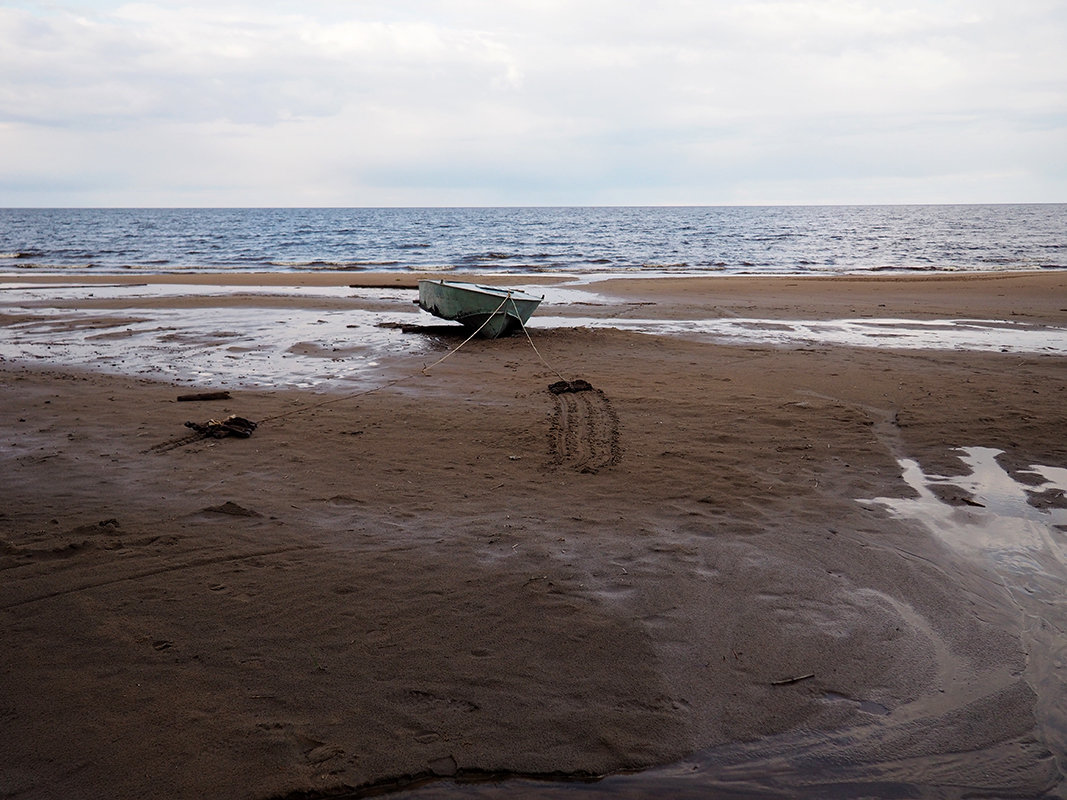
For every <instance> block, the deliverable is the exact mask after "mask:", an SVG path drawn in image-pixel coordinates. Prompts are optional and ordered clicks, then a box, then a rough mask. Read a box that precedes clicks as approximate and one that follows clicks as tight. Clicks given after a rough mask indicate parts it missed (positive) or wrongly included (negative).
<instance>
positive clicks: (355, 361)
mask: <svg viewBox="0 0 1067 800" xmlns="http://www.w3.org/2000/svg"><path fill="white" fill-rule="evenodd" d="M146 317H147V318H146ZM410 318H411V315H410V314H395V315H389V314H381V313H374V312H369V311H360V310H344V311H337V310H323V309H296V308H284V309H263V308H235V307H223V308H206V309H205V308H186V309H153V310H152V311H151V312H150V315H145V314H139V313H138V311H137V310H136V309H132V310H129V311H128V312H121V313H120V312H107V313H105V314H100V313H93V312H87V311H72V310H66V309H47V310H46V309H35V313H34V314H32V316H31V318H30V319H28V320H23V321H20V322H17V323H13V324H9V325H7V326H5V327H4V328H3V329H0V330H2V332H3V339H2V340H0V354H3V355H4V356H5V357H9V358H12V357H13V358H18V359H19V360H22V361H35V360H41V361H48V362H49V363H50V364H68V365H71V366H80V367H89V368H93V369H101V370H106V371H110V372H118V373H120V374H133V375H142V376H147V377H153V378H160V379H164V380H171V381H175V382H178V383H181V382H187V383H194V384H198V385H207V384H211V383H218V384H222V385H227V386H244V387H264V386H270V387H277V388H312V387H330V386H334V387H339V388H351V387H352V386H353V385H359V386H362V385H365V384H371V383H374V382H376V381H379V380H380V379H381V371H380V369H379V364H380V359H381V357H382V356H383V354H386V353H389V354H405V355H417V354H420V353H428V352H430V350H429V345H428V343H427V342H426V340H425V339H424V338H423V337H418V336H408V335H405V334H403V333H402V332H401V331H400V330H397V329H390V328H382V327H379V323H381V322H397V323H400V322H404V321H409V320H410Z"/></svg>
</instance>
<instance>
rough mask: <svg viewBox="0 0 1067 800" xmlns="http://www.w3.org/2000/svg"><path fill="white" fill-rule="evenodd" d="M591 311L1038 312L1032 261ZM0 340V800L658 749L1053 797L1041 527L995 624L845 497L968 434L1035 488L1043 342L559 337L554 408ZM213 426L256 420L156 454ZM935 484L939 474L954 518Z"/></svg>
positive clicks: (1044, 461) (1057, 608) (1056, 666)
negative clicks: (259, 379) (170, 367)
mask: <svg viewBox="0 0 1067 800" xmlns="http://www.w3.org/2000/svg"><path fill="white" fill-rule="evenodd" d="M283 277H284V276H283ZM275 279H276V278H271V280H275ZM286 279H287V280H292V278H286ZM360 279H361V281H362V282H368V280H369V282H372V283H373V282H375V281H378V282H379V283H381V284H385V285H389V284H392V283H396V282H397V281H398V280H402V281H404V282H407V283H410V281H411V278H410V277H409V276H403V278H402V279H398V278H397V277H396V276H379V277H378V278H374V279H366V277H365V276H360ZM9 280H11V281H12V282H23V279H22V278H21V277H20V278H19V279H18V280H17V281H15V279H9ZM62 280H64V281H66V282H68V283H70V282H81V281H91V280H94V279H93V278H85V277H84V276H79V277H78V278H77V279H76V281H72V279H71V278H70V277H69V276H62ZM95 280H100V279H98V278H97V279H95ZM112 280H113V278H112ZM138 280H145V278H144V277H143V276H138ZM153 280H162V281H168V280H171V279H170V278H158V279H157V278H153ZM196 280H198V281H200V282H208V283H210V282H212V281H220V282H221V280H220V279H219V278H217V277H215V278H212V277H211V276H200V277H199V278H197V279H196ZM248 280H249V281H250V283H249V285H250V286H255V285H256V283H255V280H253V279H248ZM297 280H301V281H303V280H307V281H310V282H314V281H316V280H323V279H322V278H320V277H318V276H310V277H308V276H304V277H300V278H298V279H297ZM326 280H336V281H337V282H338V283H341V282H352V276H350V275H349V276H341V277H337V276H330V277H328V278H327V279H326ZM227 282H229V279H227ZM597 288H598V290H600V291H602V292H604V294H602V295H600V296H598V299H597V301H596V303H597V305H592V306H588V307H583V308H581V309H577V310H574V311H573V313H579V312H580V313H581V314H583V315H594V316H597V315H601V316H609V315H611V314H618V313H623V312H625V311H626V309H627V306H626V303H632V302H641V303H653V304H654V305H650V306H642V310H641V313H642V314H643V315H656V316H663V317H671V316H678V317H689V316H697V315H705V316H715V315H724V314H738V313H743V314H744V315H746V316H753V317H764V318H781V317H788V318H811V319H816V318H829V317H838V316H854V317H863V316H877V317H912V318H920V319H921V318H933V317H939V318H940V317H968V318H988V319H1006V318H1013V319H1019V318H1025V319H1026V320H1028V321H1030V322H1034V323H1041V324H1050V325H1059V326H1061V327H1062V326H1067V274H1065V273H1046V274H1040V275H1016V276H1011V277H1007V278H1002V277H994V278H984V277H981V276H979V277H970V278H951V279H940V280H936V279H935V280H930V279H919V278H914V279H910V278H909V279H896V278H892V279H891V278H885V279H879V280H870V279H856V280H851V279H834V280H790V279H772V280H766V279H764V280H758V279H716V280H699V281H687V282H684V283H682V282H679V281H672V280H664V281H645V280H633V281H622V282H611V283H609V284H606V285H603V286H600V287H597ZM242 298H244V299H242ZM605 298H606V299H605ZM168 302H169V304H170V305H172V306H173V305H180V304H181V303H188V304H190V305H196V304H197V303H198V302H201V301H198V300H197V299H196V298H185V299H181V298H179V299H171V300H169V301H168ZM232 302H233V303H243V302H249V301H248V300H247V298H246V297H245V296H244V295H241V294H238V293H235V294H234V298H233V300H232ZM292 302H305V301H303V300H293V301H292ZM137 313H138V314H143V313H144V309H143V307H142V306H141V305H139V306H138V311H137ZM553 313H555V312H553ZM564 313H567V312H564ZM4 315H5V316H4V327H6V328H8V329H12V328H13V326H17V325H18V324H19V319H21V318H20V317H19V315H18V314H17V313H15V312H14V311H13V310H12V309H5V310H4ZM0 330H3V329H2V328H0ZM2 335H3V334H2V333H0V336H2ZM410 335H412V336H420V335H425V334H418V333H415V334H410ZM61 338H62V336H61V334H57V340H58V339H61ZM459 341H461V338H457V337H447V336H446V337H443V338H440V342H439V343H438V344H437V345H436V346H437V347H438V348H439V349H438V350H437V351H435V352H438V353H439V354H440V355H443V354H444V353H445V352H447V349H448V348H449V347H452V346H454V345H455V344H457V343H458V342H459ZM4 342H5V340H4V339H2V338H0V435H2V439H0V459H2V462H0V463H2V470H3V471H2V475H3V479H2V483H0V630H2V632H3V647H2V648H0V675H2V679H0V733H2V738H0V742H2V743H0V753H2V757H0V796H3V797H12V798H15V797H17V798H53V797H54V798H61V797H62V798H70V797H109V798H114V799H116V800H118V799H120V798H143V797H154V796H159V797H163V796H165V797H168V798H175V799H178V798H249V799H250V800H253V799H258V798H272V797H283V796H286V795H288V794H289V793H294V792H304V791H306V792H310V793H311V794H309V795H303V794H300V795H296V794H293V795H291V796H293V797H296V796H301V797H305V796H318V795H317V794H316V793H319V792H321V793H324V794H325V793H330V792H340V791H347V790H352V789H357V788H360V787H367V786H374V785H378V784H389V783H390V782H400V783H404V782H405V781H408V780H410V779H415V778H426V777H431V776H444V777H448V776H452V775H458V776H460V777H465V776H476V775H479V774H482V773H499V774H500V775H501V776H506V775H515V776H550V777H564V776H573V777H583V776H601V775H606V774H610V773H617V772H619V771H624V770H639V769H643V768H647V767H652V766H654V765H664V764H670V763H672V762H676V761H678V760H680V759H685V758H689V757H694V758H705V759H710V761H708V762H707V763H719V764H720V765H721V768H720V769H719V770H718V771H717V772H716V776H715V777H714V779H712V778H706V784H707V785H708V786H716V787H718V788H719V789H722V788H723V787H724V786H725V787H727V788H729V787H730V786H731V783H730V780H731V777H730V776H731V775H735V777H736V781H737V784H736V785H737V786H747V787H750V788H751V787H755V789H756V790H758V791H759V793H761V794H763V795H765V796H766V795H782V796H790V795H792V794H796V795H797V796H801V795H803V796H810V797H816V796H820V794H821V792H822V790H820V789H810V788H808V789H806V788H805V787H806V786H807V785H808V784H810V783H818V782H819V781H823V780H825V781H827V782H829V783H834V784H837V785H838V786H839V787H840V786H847V785H848V784H849V782H850V781H855V782H856V783H858V784H860V785H864V786H868V787H875V788H868V790H866V794H869V795H872V796H879V795H881V794H883V793H888V791H889V789H888V788H886V787H895V789H899V788H900V787H901V786H903V787H905V788H906V789H907V790H908V791H911V792H913V793H914V796H923V797H957V796H961V797H962V796H998V797H1000V796H1003V797H1044V796H1063V791H1064V789H1063V779H1062V774H1061V769H1062V768H1063V767H1064V765H1065V763H1067V761H1065V756H1067V754H1065V753H1064V743H1065V731H1064V729H1063V728H1062V727H1059V728H1057V725H1061V724H1062V722H1063V719H1062V716H1058V714H1057V712H1055V711H1054V710H1053V711H1051V712H1050V710H1049V709H1050V708H1053V709H1054V708H1055V707H1062V706H1063V705H1064V702H1063V701H1064V697H1063V695H1062V689H1063V683H1062V681H1063V678H1062V674H1061V671H1062V659H1063V658H1064V655H1065V643H1064V640H1063V638H1062V634H1063V630H1064V627H1065V625H1067V623H1065V618H1064V614H1063V612H1064V606H1063V598H1062V586H1063V581H1064V576H1065V575H1067V569H1065V567H1064V564H1063V562H1062V561H1061V560H1057V554H1060V555H1062V549H1059V550H1057V549H1056V548H1057V547H1059V548H1062V545H1063V537H1064V536H1067V532H1064V531H1062V530H1060V529H1059V528H1056V527H1055V526H1051V527H1050V528H1049V530H1050V531H1051V534H1050V535H1051V536H1052V537H1053V541H1052V547H1051V550H1050V552H1049V553H1047V554H1045V556H1044V557H1043V558H1045V560H1043V561H1041V565H1042V566H1041V570H1040V577H1041V579H1042V580H1043V581H1047V582H1051V585H1054V586H1059V587H1060V588H1061V594H1060V596H1059V597H1055V596H1050V597H1047V598H1046V597H1044V596H1043V595H1038V596H1037V599H1036V601H1034V604H1032V605H1027V604H1026V603H1028V602H1030V601H1029V600H1027V599H1025V598H1024V599H1023V600H1020V596H1022V595H1025V594H1026V591H1025V589H1026V586H1024V585H1021V584H1020V585H1012V582H1011V580H1010V579H1006V578H1005V574H1006V573H1005V572H1004V571H1003V570H1001V569H998V568H997V566H996V565H995V564H994V563H993V560H992V559H991V558H990V557H988V554H983V553H976V552H970V551H965V550H961V549H959V548H953V547H951V546H950V545H948V544H946V543H945V542H944V541H943V540H942V539H940V538H939V537H938V536H936V535H934V534H933V533H932V532H931V530H930V529H929V528H928V527H927V526H925V525H923V524H922V523H921V522H917V521H910V520H906V519H899V518H896V517H894V516H893V515H892V514H890V513H889V512H888V511H887V510H886V509H885V508H884V507H881V506H878V505H872V504H864V503H860V502H857V501H858V500H861V499H865V498H876V497H897V498H899V497H908V496H913V495H914V491H913V490H912V489H911V488H910V487H909V486H908V485H907V484H906V483H905V482H904V481H903V480H902V478H901V466H900V464H899V463H898V459H901V458H907V459H913V460H915V461H917V462H918V463H919V464H920V465H921V466H922V467H923V468H924V469H926V471H927V472H932V473H940V474H955V475H959V474H961V473H963V472H964V470H963V468H962V465H961V462H960V459H959V454H958V453H957V452H956V451H954V449H953V448H959V447H989V448H997V449H999V450H1002V451H1004V454H1003V455H1002V456H1000V457H999V458H998V461H999V463H1000V464H1002V465H1003V466H1004V468H1005V469H1006V470H1008V472H1009V473H1010V474H1011V475H1012V476H1013V477H1015V478H1016V480H1019V481H1025V480H1029V479H1028V478H1027V477H1026V476H1025V475H1024V474H1023V473H1022V472H1020V470H1025V469H1026V468H1027V467H1029V466H1030V465H1035V464H1037V465H1046V466H1051V467H1058V468H1064V467H1067V433H1065V431H1067V369H1065V363H1064V360H1063V358H1061V357H1055V356H1041V355H1019V354H1002V353H974V352H954V351H946V350H912V351H904V350H893V349H888V348H886V349H871V348H852V347H831V346H808V347H794V348H782V347H771V346H758V345H745V346H740V345H733V346H727V345H717V344H709V343H707V342H696V341H690V340H687V339H686V338H684V337H677V336H676V337H666V336H647V335H640V334H634V333H626V332H622V331H616V330H596V331H594V330H589V329H583V328H578V329H556V330H542V331H539V332H537V335H536V344H537V347H538V349H539V350H540V352H541V354H542V355H543V356H544V358H545V359H546V360H547V361H548V362H549V363H551V364H552V365H553V366H554V367H555V368H556V369H558V370H560V371H561V372H563V373H564V374H565V375H566V376H567V377H581V378H584V379H586V380H588V381H590V382H591V383H592V384H593V386H594V387H596V389H597V391H595V392H587V393H581V394H568V395H560V396H555V395H552V394H550V393H549V392H548V391H547V388H546V387H547V386H548V384H549V383H551V382H553V381H555V380H557V376H556V375H555V374H553V372H552V371H550V370H549V369H547V368H545V367H544V366H543V364H541V363H540V362H539V361H538V360H537V358H536V356H535V355H534V353H533V351H532V350H531V349H530V347H529V344H528V343H527V341H526V340H525V339H524V338H511V339H507V340H498V341H495V342H481V341H475V342H472V343H471V344H470V345H468V346H466V347H464V348H463V349H462V350H461V351H459V352H458V353H457V354H455V355H454V356H453V357H451V358H449V359H448V360H446V361H445V362H443V363H442V364H440V365H439V366H437V367H434V368H433V369H432V370H430V372H429V374H428V375H419V376H418V377H416V378H410V377H408V376H410V375H412V374H413V372H417V371H418V368H419V367H420V366H421V365H422V364H423V363H425V362H426V361H427V359H426V358H424V357H420V358H418V359H406V358H405V357H403V356H400V355H398V356H395V357H389V356H388V354H387V355H386V356H385V357H383V359H382V364H381V375H382V381H383V383H384V382H385V381H388V380H391V379H397V378H403V379H404V380H402V381H401V382H400V383H397V384H395V385H392V386H388V387H386V388H383V389H381V390H380V391H375V392H372V393H368V394H362V395H360V396H357V397H347V398H342V397H341V395H328V394H321V393H299V392H294V391H287V392H281V391H272V390H268V389H262V388H260V389H241V388H239V387H238V388H234V387H229V386H217V385H211V386H205V387H203V389H204V390H205V391H206V390H210V389H231V390H232V391H231V393H232V399H231V400H224V401H215V402H211V403H179V402H177V401H176V397H177V396H178V395H179V394H186V393H188V392H189V391H190V389H189V387H188V386H185V385H183V386H176V385H173V384H168V383H162V382H156V381H152V380H148V379H146V378H143V377H136V376H123V375H117V374H102V373H99V372H90V371H79V370H78V369H76V368H73V367H67V366H63V367H61V368H57V367H55V366H54V365H50V364H48V363H41V362H40V361H38V360H27V359H25V358H22V357H20V355H19V352H18V348H17V347H13V346H10V345H8V344H5V343H4ZM101 346H106V345H101ZM324 400H328V401H330V402H327V403H325V404H322V403H323V401H324ZM313 404H318V405H316V407H314V408H309V407H308V406H309V405H313ZM290 412H293V413H290ZM231 413H236V414H239V415H241V416H243V417H247V418H250V419H253V420H259V421H262V424H261V425H260V427H259V429H258V430H256V432H255V433H254V434H253V436H252V437H251V438H249V439H222V440H218V441H214V440H210V441H199V442H194V443H191V444H186V445H184V446H176V447H172V448H157V449H155V450H152V449H151V448H153V447H154V446H157V445H161V444H164V443H166V442H169V441H172V440H175V439H176V438H178V437H181V436H182V435H183V434H184V433H186V432H187V430H186V429H185V428H184V427H183V423H184V422H185V421H187V420H205V419H207V418H209V417H215V418H219V417H222V416H225V415H227V414H231ZM282 414H288V416H281V417H279V416H278V415H282ZM272 418H273V419H272ZM1031 482H1033V481H1031ZM964 484H965V482H961V485H960V486H956V487H950V488H947V489H946V488H942V493H943V494H945V498H946V499H947V500H948V501H949V502H950V503H953V504H955V505H956V506H958V507H959V509H960V510H961V513H963V512H967V511H968V510H969V509H971V510H973V509H978V507H977V506H974V505H970V503H973V502H975V501H974V498H973V497H972V496H971V494H969V493H968V490H967V487H966V485H964ZM1041 498H1043V499H1044V501H1045V502H1046V504H1047V505H1049V506H1050V507H1058V504H1060V503H1061V501H1062V493H1061V494H1060V495H1059V499H1057V496H1056V494H1055V492H1054V491H1050V492H1046V493H1045V494H1043V495H1041ZM1039 499H1040V498H1039ZM1034 503H1035V504H1039V503H1038V501H1037V500H1034ZM975 513H978V512H977V511H975ZM1057 536H1058V539H1055V537H1057ZM1057 570H1059V571H1058V572H1057ZM1035 574H1037V573H1035ZM1032 578H1033V575H1031V577H1030V578H1027V579H1026V580H1031V579H1032ZM1042 585H1045V584H1042ZM1030 594H1031V595H1033V594H1034V593H1033V592H1030ZM1042 609H1045V610H1044V611H1042ZM1036 628H1042V629H1043V630H1045V631H1046V632H1049V631H1051V633H1048V635H1047V636H1045V637H1044V639H1041V638H1040V637H1037V635H1036V634H1035V632H1034V631H1035V629H1036ZM1039 641H1040V642H1041V644H1040V647H1039V646H1038V644H1036V643H1037V642H1039ZM1057 648H1058V649H1057ZM716 748H717V749H716ZM701 753H703V754H705V755H703V756H695V755H694V754H701ZM708 753H711V755H707V754H708ZM805 757H807V758H809V764H808V766H807V767H804V766H803V764H804V763H805V762H804V758H805ZM716 759H717V760H718V761H717V762H716ZM812 759H814V761H811V760H812ZM816 762H817V763H818V764H819V765H821V766H820V770H822V772H820V773H819V775H815V773H814V772H812V771H811V770H812V769H813V767H812V766H811V763H816ZM746 764H750V765H753V764H754V765H757V766H758V768H752V769H748V770H746V769H745V765H746ZM798 764H799V765H800V766H797V765H798ZM727 767H729V768H727ZM805 770H807V771H805ZM618 780H621V779H618V778H610V779H609V780H608V781H606V782H603V783H601V784H592V785H590V786H588V787H587V788H589V789H591V790H596V788H597V786H600V787H601V788H602V789H603V790H604V791H605V792H608V787H615V788H611V789H610V791H615V792H618V793H622V792H624V791H626V789H625V784H616V783H611V781H618ZM432 785H433V786H435V787H436V788H437V790H440V791H442V792H443V791H446V790H448V789H449V787H450V784H446V783H436V784H432ZM523 785H524V786H525V787H526V789H525V790H522V791H532V790H531V789H530V785H526V784H523ZM879 786H881V787H882V790H879V789H878V788H877V787H879ZM550 789H551V787H550V786H547V785H541V786H540V789H538V791H543V792H546V793H547V792H549V791H550ZM454 791H456V792H457V794H456V796H462V795H463V794H464V792H466V791H468V789H464V787H462V786H461V787H459V788H458V789H454ZM469 791H470V792H474V791H477V792H479V793H483V794H479V796H502V797H503V796H516V793H517V792H518V793H519V794H522V791H519V790H517V789H516V787H515V786H511V787H510V788H509V786H508V785H507V784H504V785H502V786H495V785H488V786H486V785H482V786H478V787H469ZM709 791H710V790H709ZM844 791H845V792H846V795H847V796H854V795H863V794H864V793H865V791H864V790H855V791H854V792H852V793H851V794H850V793H849V792H848V791H847V790H844ZM485 792H489V794H484V793H485ZM493 792H498V794H493ZM805 792H807V794H805ZM609 793H610V792H609ZM692 796H703V795H702V794H701V793H700V792H699V791H697V792H696V793H695V794H693V795H692ZM908 796H912V795H908Z"/></svg>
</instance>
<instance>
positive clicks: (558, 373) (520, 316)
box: [508, 294, 570, 383]
mask: <svg viewBox="0 0 1067 800" xmlns="http://www.w3.org/2000/svg"><path fill="white" fill-rule="evenodd" d="M508 297H511V295H510V294H509V295H508ZM511 305H512V307H513V308H514V306H515V304H514V303H512V304H511ZM515 316H516V317H517V318H518V320H519V325H520V326H521V327H522V332H523V333H525V334H526V341H528V342H529V343H530V347H532V348H533V351H534V352H535V353H536V354H537V357H538V358H539V359H541V363H542V364H544V365H545V366H546V367H548V368H549V369H550V370H552V371H553V372H555V373H556V377H558V378H559V379H560V380H561V381H564V382H565V383H570V381H568V380H567V379H566V378H564V377H563V375H561V374H560V372H559V370H557V369H556V368H555V367H553V366H552V365H551V364H549V363H548V362H547V361H545V357H544V356H543V355H541V351H540V350H538V349H537V345H535V344H534V343H533V339H532V338H530V332H529V331H528V330H526V323H525V322H523V321H522V315H521V314H519V312H518V309H515Z"/></svg>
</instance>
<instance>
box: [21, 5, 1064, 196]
mask: <svg viewBox="0 0 1067 800" xmlns="http://www.w3.org/2000/svg"><path fill="white" fill-rule="evenodd" d="M897 202H905V203H908V202H919V203H926V202H929V203H942V202H964V203H968V202H974V203H985V202H1067V2H1064V0H778V1H777V2H773V1H771V0H766V1H765V0H645V1H641V0H437V1H433V0H381V1H380V2H379V1H378V0H347V1H345V0H179V1H177V2H170V1H169V0H145V2H134V3H123V2H112V1H111V0H54V2H28V1H26V0H0V206H186V205H191V206H320V205H339V206H381V205H401V206H407V205H545V204H548V205H643V204H679V205H693V204H695V205H724V204H725V205H730V204H797V203H801V204H803V203H813V204H814V203H897Z"/></svg>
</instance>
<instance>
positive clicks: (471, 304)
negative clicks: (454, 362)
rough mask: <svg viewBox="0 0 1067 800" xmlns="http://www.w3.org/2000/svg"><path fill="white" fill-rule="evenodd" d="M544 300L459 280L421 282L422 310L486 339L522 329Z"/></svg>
mask: <svg viewBox="0 0 1067 800" xmlns="http://www.w3.org/2000/svg"><path fill="white" fill-rule="evenodd" d="M541 300H542V298H540V297H534V296H533V295H530V294H526V293H525V292H520V291H516V290H512V289H501V288H497V287H494V286H479V285H478V284H476V283H461V282H459V281H444V280H424V281H419V299H418V304H419V308H421V309H422V310H423V311H428V312H429V313H431V314H433V315H434V316H436V317H440V318H441V319H448V320H454V321H456V322H460V323H462V324H463V325H465V326H466V327H467V328H469V329H470V330H472V331H477V333H478V336H480V337H482V338H483V339H496V338H497V337H499V336H507V335H509V334H511V333H514V332H515V331H518V330H521V328H522V326H523V325H525V324H526V321H527V320H528V319H530V315H531V314H533V312H534V311H535V310H537V306H538V305H540V304H541Z"/></svg>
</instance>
